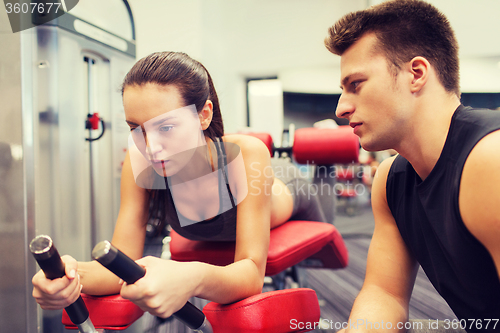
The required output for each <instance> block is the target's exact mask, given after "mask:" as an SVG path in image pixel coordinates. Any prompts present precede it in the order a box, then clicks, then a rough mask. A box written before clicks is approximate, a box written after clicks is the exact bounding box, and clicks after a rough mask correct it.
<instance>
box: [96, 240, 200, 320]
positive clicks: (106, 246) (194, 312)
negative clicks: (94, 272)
mask: <svg viewBox="0 0 500 333" xmlns="http://www.w3.org/2000/svg"><path fill="white" fill-rule="evenodd" d="M92 258H93V259H95V260H97V261H98V262H99V263H101V264H102V265H103V266H104V267H106V268H107V269H109V270H110V271H111V272H113V273H114V274H115V275H116V276H118V277H119V278H120V279H122V280H123V281H125V282H127V284H133V283H135V282H136V281H137V280H139V279H140V278H142V277H143V276H144V275H145V274H146V270H145V269H144V268H142V267H141V266H139V265H138V264H137V263H136V262H135V261H133V260H132V259H130V258H129V257H128V256H127V255H125V254H124V253H123V252H121V251H120V250H118V249H117V248H116V247H115V246H113V245H112V244H111V243H110V242H108V241H102V242H100V243H99V244H97V245H96V246H95V247H94V250H93V251H92ZM174 316H175V317H176V318H177V319H179V320H180V321H182V322H183V323H184V324H186V325H187V326H188V327H189V328H191V329H194V330H197V329H199V328H200V327H202V326H203V324H204V322H205V315H204V314H203V312H201V310H200V309H198V308H197V307H195V306H194V305H193V304H191V303H190V302H187V303H186V304H185V305H184V306H183V307H182V308H181V309H180V310H179V311H177V312H175V313H174Z"/></svg>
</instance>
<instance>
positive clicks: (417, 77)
mask: <svg viewBox="0 0 500 333" xmlns="http://www.w3.org/2000/svg"><path fill="white" fill-rule="evenodd" d="M408 67H409V70H410V74H411V82H410V89H411V92H412V93H416V92H419V91H421V90H422V88H423V87H424V86H425V84H426V83H427V80H428V79H429V73H430V68H431V64H430V63H429V61H428V60H427V59H425V58H424V57H415V58H413V59H412V60H410V62H409V63H408Z"/></svg>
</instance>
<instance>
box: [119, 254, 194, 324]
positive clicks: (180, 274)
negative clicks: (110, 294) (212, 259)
mask: <svg viewBox="0 0 500 333" xmlns="http://www.w3.org/2000/svg"><path fill="white" fill-rule="evenodd" d="M137 263H138V264H139V265H141V266H142V267H144V268H145V269H146V275H145V276H144V277H143V278H142V279H139V280H138V281H137V282H135V283H134V284H131V285H128V284H126V283H123V285H122V289H121V292H120V295H121V296H122V297H123V298H126V299H129V300H131V301H132V302H134V303H135V304H137V305H138V306H139V307H140V308H141V309H142V310H144V311H147V312H149V313H151V314H152V315H155V316H158V317H161V318H168V317H170V316H171V315H172V314H173V313H174V312H177V311H178V310H180V308H182V307H183V306H184V305H185V304H186V302H187V301H188V300H189V299H190V298H191V297H193V296H195V295H196V289H197V287H198V286H199V283H200V281H201V279H202V277H201V274H202V273H201V271H200V270H199V269H196V268H195V265H196V263H190V262H176V261H172V260H164V259H160V258H156V257H145V258H142V259H139V260H137Z"/></svg>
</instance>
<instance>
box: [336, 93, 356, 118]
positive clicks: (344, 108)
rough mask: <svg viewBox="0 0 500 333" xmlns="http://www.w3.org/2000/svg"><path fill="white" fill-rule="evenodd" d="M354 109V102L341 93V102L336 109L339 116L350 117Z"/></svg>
mask: <svg viewBox="0 0 500 333" xmlns="http://www.w3.org/2000/svg"><path fill="white" fill-rule="evenodd" d="M354 110H355V108H354V104H353V103H351V102H350V101H349V100H348V99H347V98H346V97H345V96H344V95H340V99H339V103H338V104H337V110H336V111H335V114H336V115H337V117H339V118H349V116H350V115H351V114H352V113H353V112H354Z"/></svg>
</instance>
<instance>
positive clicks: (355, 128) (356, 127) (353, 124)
mask: <svg viewBox="0 0 500 333" xmlns="http://www.w3.org/2000/svg"><path fill="white" fill-rule="evenodd" d="M362 124H363V123H355V122H351V123H349V126H351V127H352V128H353V133H354V134H356V132H357V131H358V129H359V127H360V126H361V125H362Z"/></svg>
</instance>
